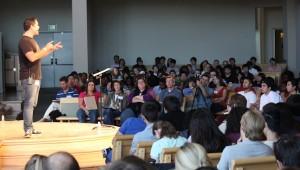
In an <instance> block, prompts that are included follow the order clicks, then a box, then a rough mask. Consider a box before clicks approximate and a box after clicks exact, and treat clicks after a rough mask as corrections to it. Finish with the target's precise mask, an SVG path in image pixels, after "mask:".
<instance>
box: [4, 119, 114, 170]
mask: <svg viewBox="0 0 300 170" xmlns="http://www.w3.org/2000/svg"><path fill="white" fill-rule="evenodd" d="M34 127H35V129H37V130H40V131H42V134H38V135H32V137H31V138H28V139H27V138H24V137H23V136H24V132H23V121H1V122H0V169H1V170H11V169H14V170H19V169H24V165H25V164H26V162H27V161H28V160H29V158H30V157H31V156H32V155H33V154H42V155H46V156H47V155H50V154H52V153H54V152H57V151H67V152H69V153H71V154H72V155H74V156H75V158H76V159H77V160H78V162H79V165H80V167H81V168H84V169H85V168H92V167H97V166H103V165H105V162H104V159H103V156H102V152H101V150H102V149H104V148H107V147H111V146H112V139H113V137H114V136H115V134H116V133H117V131H118V129H119V128H118V127H115V126H100V127H98V125H97V124H90V123H56V122H37V123H34Z"/></svg>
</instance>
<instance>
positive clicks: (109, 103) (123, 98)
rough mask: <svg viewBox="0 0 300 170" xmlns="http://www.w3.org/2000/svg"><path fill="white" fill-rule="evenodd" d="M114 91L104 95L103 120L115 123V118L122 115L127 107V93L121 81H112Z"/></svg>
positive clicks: (111, 123) (106, 122)
mask: <svg viewBox="0 0 300 170" xmlns="http://www.w3.org/2000/svg"><path fill="white" fill-rule="evenodd" d="M112 85H113V87H112V91H111V92H109V93H108V95H107V96H104V110H103V116H104V120H103V122H104V123H105V124H109V125H113V124H114V119H115V118H116V117H118V116H120V115H121V112H122V111H123V110H124V109H125V108H126V107H127V103H128V101H127V95H126V94H125V93H124V92H123V87H122V85H121V82H120V81H114V82H113V83H112Z"/></svg>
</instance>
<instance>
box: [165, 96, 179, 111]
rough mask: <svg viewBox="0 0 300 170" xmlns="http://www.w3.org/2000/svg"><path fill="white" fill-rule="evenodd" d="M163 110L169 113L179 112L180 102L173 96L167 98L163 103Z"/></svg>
mask: <svg viewBox="0 0 300 170" xmlns="http://www.w3.org/2000/svg"><path fill="white" fill-rule="evenodd" d="M163 107H164V109H165V110H166V111H167V112H168V113H169V112H178V111H180V101H179V99H178V98H177V97H175V96H167V97H165V99H164V101H163Z"/></svg>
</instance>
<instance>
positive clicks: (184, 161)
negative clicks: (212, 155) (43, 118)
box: [175, 143, 211, 170]
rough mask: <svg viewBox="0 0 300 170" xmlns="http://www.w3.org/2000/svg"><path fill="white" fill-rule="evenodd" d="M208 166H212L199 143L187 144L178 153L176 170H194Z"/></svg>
mask: <svg viewBox="0 0 300 170" xmlns="http://www.w3.org/2000/svg"><path fill="white" fill-rule="evenodd" d="M206 166H211V163H210V161H209V159H208V157H207V153H206V150H205V148H204V147H203V146H201V145H199V144H197V143H186V144H185V145H183V146H182V147H181V148H180V149H179V150H178V151H177V153H176V156H175V169H176V170H189V169H191V170H192V169H193V170H194V169H197V168H200V167H206Z"/></svg>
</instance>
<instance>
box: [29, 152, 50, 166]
mask: <svg viewBox="0 0 300 170" xmlns="http://www.w3.org/2000/svg"><path fill="white" fill-rule="evenodd" d="M46 160H47V157H46V156H44V155H39V154H34V155H32V156H31V157H30V159H29V160H28V161H27V163H26V165H25V170H43V169H44V168H45V166H46V165H45V164H46Z"/></svg>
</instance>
